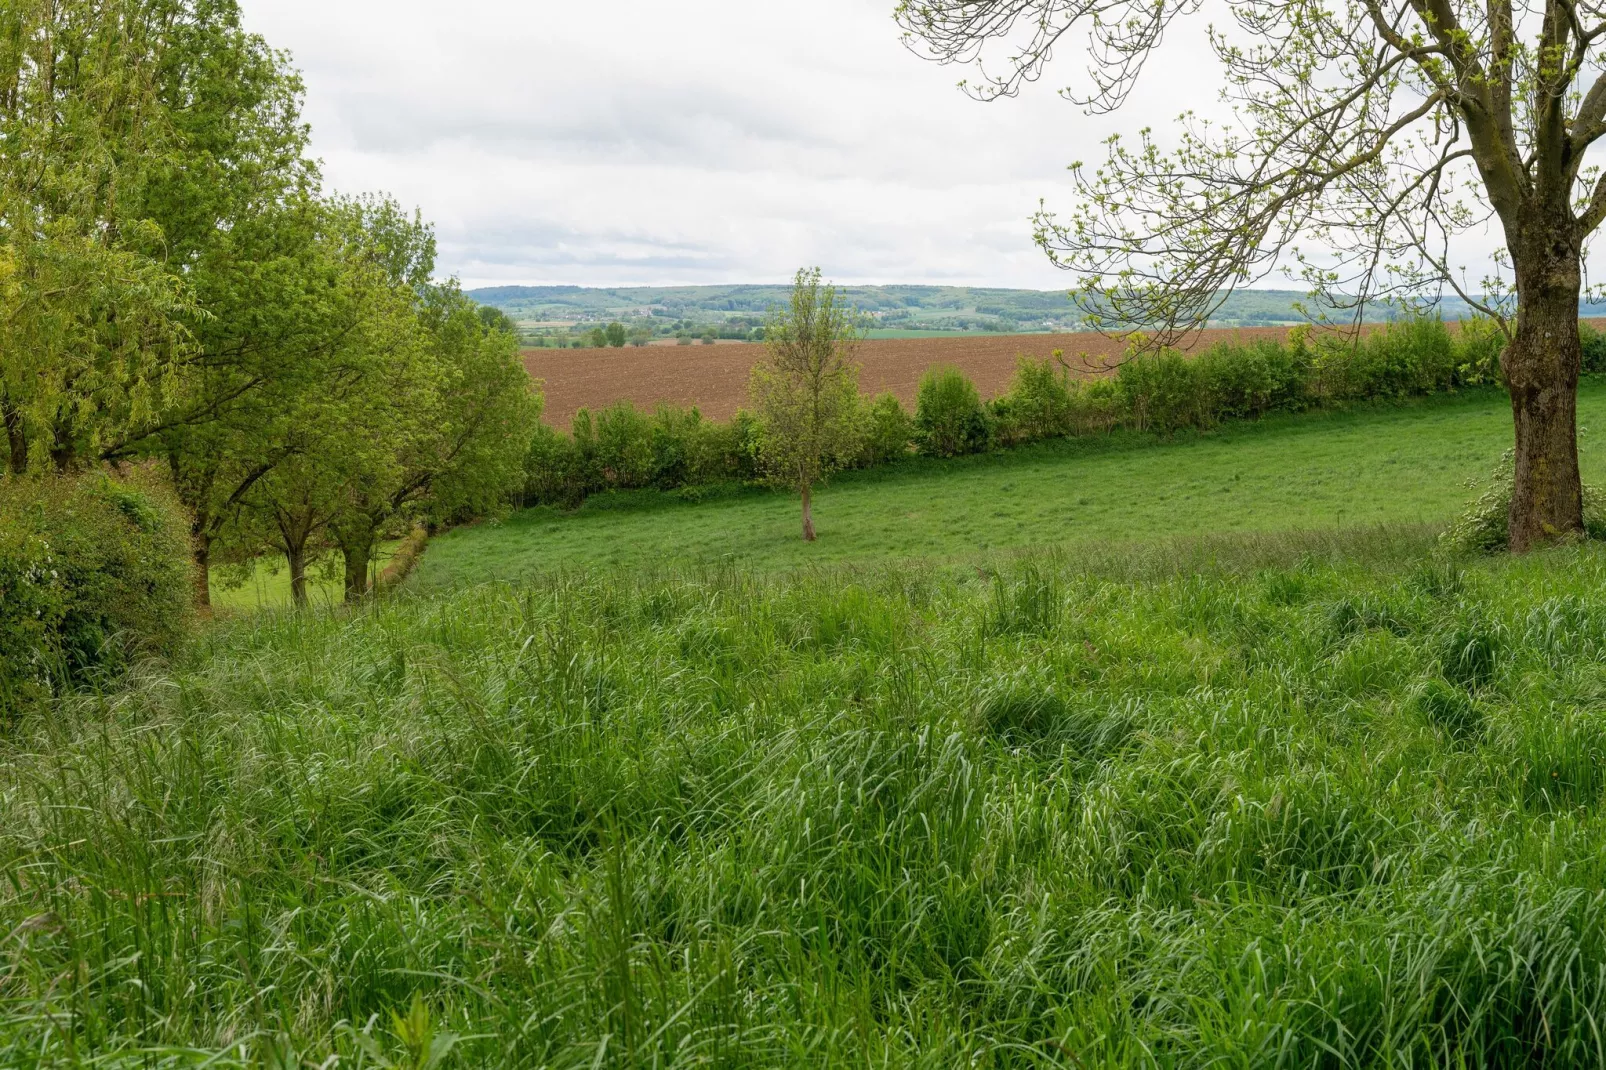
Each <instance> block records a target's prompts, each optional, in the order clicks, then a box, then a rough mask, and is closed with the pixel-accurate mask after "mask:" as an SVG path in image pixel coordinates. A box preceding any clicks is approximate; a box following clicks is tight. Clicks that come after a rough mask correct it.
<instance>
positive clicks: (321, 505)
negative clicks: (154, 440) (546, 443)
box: [240, 199, 478, 605]
mask: <svg viewBox="0 0 1606 1070" xmlns="http://www.w3.org/2000/svg"><path fill="white" fill-rule="evenodd" d="M318 219H319V230H318V232H317V233H316V235H315V240H316V242H317V244H318V246H319V247H320V248H321V249H322V250H323V253H322V255H324V256H326V257H327V258H328V264H329V266H330V270H331V274H330V275H329V276H328V278H327V286H328V289H329V290H330V291H331V293H332V295H333V296H332V297H331V298H330V300H329V303H328V304H327V305H325V306H324V307H323V309H322V312H323V313H324V316H325V318H324V319H323V320H322V322H321V325H320V330H319V335H318V336H319V337H320V338H321V340H322V345H321V347H320V348H319V349H317V350H316V351H315V352H314V354H313V357H314V359H315V362H316V368H315V371H314V372H313V373H312V374H310V375H308V376H307V377H306V378H305V379H303V380H301V381H300V387H301V388H300V389H297V390H295V391H293V392H286V394H285V396H283V399H282V402H281V404H282V411H281V412H280V414H279V418H278V419H277V420H276V421H275V423H274V424H272V425H270V426H272V427H273V428H274V429H275V431H276V433H278V434H282V435H283V438H282V439H279V440H278V441H277V442H275V443H274V445H275V446H276V448H277V449H278V451H279V454H280V456H279V458H278V460H277V463H275V464H274V466H273V468H272V470H271V471H269V472H267V473H265V474H264V475H263V476H262V477H261V478H260V479H259V480H257V481H256V483H255V484H254V485H253V486H252V487H251V489H250V491H249V492H248V493H247V494H246V495H245V496H244V499H243V501H244V504H245V506H246V507H247V515H246V516H245V517H244V518H243V519H242V521H241V522H240V526H241V528H242V537H241V542H242V544H243V545H244V546H246V547H250V546H252V545H253V544H255V543H256V542H257V541H258V540H260V541H265V542H268V543H270V544H272V545H274V546H276V547H277V549H279V550H280V551H281V552H282V553H283V554H284V556H285V560H286V561H287V562H288V564H289V568H290V585H291V594H292V596H293V598H294V600H295V602H296V604H297V605H306V603H307V581H306V567H307V564H308V562H309V560H310V558H311V556H312V555H313V554H314V553H315V552H316V551H317V550H318V549H320V548H321V546H322V545H323V539H324V538H325V536H326V535H327V534H328V532H329V530H330V526H331V525H332V524H333V523H334V522H335V521H336V520H337V519H338V518H340V517H341V516H342V514H343V513H344V512H345V511H346V510H348V509H349V508H350V504H351V501H352V499H353V495H354V494H358V493H359V492H360V490H361V488H363V487H365V486H383V485H385V484H387V483H388V482H389V481H393V480H394V479H396V478H397V476H396V469H397V467H398V465H399V463H400V462H399V458H398V454H397V450H396V447H395V443H396V441H397V440H398V439H402V440H404V439H406V438H407V437H408V436H409V435H411V434H416V433H418V430H419V428H420V427H422V426H423V422H424V421H425V420H427V419H428V418H429V410H428V405H427V401H428V398H429V397H430V394H431V391H432V389H433V386H434V384H433V382H432V381H431V378H430V376H431V369H430V368H429V365H428V361H427V359H426V358H425V356H424V354H423V345H422V340H421V338H420V333H419V329H418V322H417V317H416V302H417V300H418V294H419V292H420V291H421V289H422V288H423V287H424V286H425V285H427V280H428V277H429V272H430V270H431V268H432V267H433V264H434V255H435V243H434V236H433V234H432V233H431V231H430V229H429V228H428V227H427V226H425V225H424V224H423V223H422V222H421V221H419V220H418V219H417V218H416V217H413V218H409V217H408V216H407V215H406V214H405V213H404V212H402V211H401V210H400V208H399V207H398V206H397V205H396V204H395V203H394V202H392V201H388V200H378V199H359V200H343V201H335V202H330V203H327V204H324V205H321V206H320V211H319V213H318ZM474 322H475V324H476V328H477V324H478V318H477V317H474Z"/></svg>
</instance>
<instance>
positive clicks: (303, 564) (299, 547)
mask: <svg viewBox="0 0 1606 1070" xmlns="http://www.w3.org/2000/svg"><path fill="white" fill-rule="evenodd" d="M284 559H285V561H286V562H288V564H289V566H290V598H291V600H292V601H293V602H295V604H296V608H297V609H306V608H307V544H306V541H305V540H302V541H299V542H297V541H294V540H290V539H287V540H285V544H284Z"/></svg>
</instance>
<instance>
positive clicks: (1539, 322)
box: [1501, 236, 1584, 553]
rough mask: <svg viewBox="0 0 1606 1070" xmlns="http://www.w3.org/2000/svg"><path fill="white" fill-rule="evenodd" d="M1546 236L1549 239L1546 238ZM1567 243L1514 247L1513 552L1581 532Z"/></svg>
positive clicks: (1509, 367) (1573, 296) (1574, 329)
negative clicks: (1530, 249) (1524, 247)
mask: <svg viewBox="0 0 1606 1070" xmlns="http://www.w3.org/2000/svg"><path fill="white" fill-rule="evenodd" d="M1547 237H1548V236H1547ZM1564 244H1565V243H1561V242H1555V241H1554V239H1551V240H1550V241H1544V240H1540V241H1536V242H1534V243H1533V246H1531V247H1530V248H1532V247H1534V246H1537V247H1538V248H1537V249H1536V250H1535V252H1534V253H1532V254H1530V255H1528V256H1523V255H1522V253H1523V252H1524V251H1525V250H1522V249H1521V248H1514V249H1513V250H1512V251H1513V260H1514V266H1515V268H1516V275H1517V301H1518V305H1517V331H1516V335H1515V336H1514V337H1513V339H1512V341H1511V344H1510V345H1509V346H1507V347H1506V352H1505V355H1504V356H1503V357H1502V358H1501V363H1502V365H1503V367H1504V369H1505V373H1506V383H1507V386H1508V387H1509V389H1510V391H1511V413H1512V417H1513V420H1514V422H1515V425H1516V475H1515V482H1514V484H1513V487H1512V493H1511V521H1510V529H1509V530H1510V539H1511V550H1512V552H1513V553H1526V552H1527V551H1529V550H1531V549H1534V548H1535V547H1538V546H1544V545H1546V544H1549V543H1554V542H1558V541H1561V540H1564V539H1568V538H1572V537H1575V536H1577V535H1578V534H1580V533H1581V532H1582V531H1583V530H1584V512H1583V498H1582V490H1581V485H1580V483H1579V477H1578V372H1579V363H1580V359H1581V353H1580V348H1579V343H1578V293H1579V284H1580V269H1579V259H1578V257H1577V255H1575V254H1573V253H1572V252H1571V251H1570V250H1568V249H1566V248H1558V246H1563V245H1564Z"/></svg>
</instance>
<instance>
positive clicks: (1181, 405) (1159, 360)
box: [1115, 349, 1209, 434]
mask: <svg viewBox="0 0 1606 1070" xmlns="http://www.w3.org/2000/svg"><path fill="white" fill-rule="evenodd" d="M1115 389H1116V393H1117V396H1118V397H1119V398H1120V402H1121V407H1122V410H1123V412H1124V418H1125V419H1127V420H1130V421H1131V423H1132V426H1133V427H1135V428H1137V429H1138V430H1139V431H1148V430H1153V431H1158V432H1160V433H1161V434H1171V433H1173V432H1176V431H1180V430H1181V429H1182V428H1184V427H1198V426H1202V425H1203V424H1204V423H1205V421H1206V420H1207V419H1208V414H1209V409H1208V408H1207V401H1206V397H1205V391H1204V384H1203V377H1202V376H1201V375H1200V369H1199V365H1198V364H1196V363H1195V362H1193V361H1190V360H1188V359H1187V358H1186V357H1184V356H1183V355H1182V354H1180V353H1176V352H1173V351H1172V350H1168V349H1167V350H1161V351H1159V352H1157V353H1139V354H1138V355H1136V356H1134V357H1132V358H1130V359H1129V360H1127V361H1126V362H1125V363H1123V364H1122V365H1121V367H1120V370H1119V371H1117V372H1116V374H1115Z"/></svg>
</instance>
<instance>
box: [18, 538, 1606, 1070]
mask: <svg viewBox="0 0 1606 1070" xmlns="http://www.w3.org/2000/svg"><path fill="white" fill-rule="evenodd" d="M1375 537H1376V535H1375V533H1374V534H1373V535H1367V534H1366V533H1360V532H1356V533H1351V534H1350V535H1349V536H1346V537H1343V538H1347V539H1349V540H1350V541H1351V543H1352V545H1348V546H1343V545H1340V546H1339V549H1340V550H1341V551H1343V552H1342V553H1341V554H1339V555H1338V556H1336V557H1335V556H1334V555H1333V554H1332V553H1330V551H1332V549H1333V544H1334V543H1335V542H1338V543H1342V542H1343V538H1339V537H1334V536H1325V537H1322V538H1325V539H1326V542H1325V543H1324V542H1322V541H1320V540H1319V539H1315V538H1306V539H1305V540H1303V541H1302V540H1301V539H1298V538H1289V537H1285V538H1282V539H1275V538H1263V539H1260V540H1258V541H1257V540H1256V539H1253V538H1240V539H1239V540H1237V541H1238V542H1239V543H1240V544H1242V546H1240V547H1239V548H1238V549H1236V550H1235V549H1234V548H1233V543H1232V540H1226V541H1221V542H1218V544H1217V551H1218V556H1224V557H1225V558H1227V560H1225V561H1224V562H1218V564H1217V566H1216V567H1214V568H1208V567H1207V568H1203V569H1199V568H1196V567H1195V565H1196V564H1197V562H1187V563H1185V564H1184V565H1183V566H1181V567H1177V568H1176V571H1172V572H1167V571H1165V569H1163V568H1161V569H1160V570H1159V571H1157V572H1153V573H1146V572H1145V570H1144V566H1143V564H1142V563H1141V562H1130V563H1127V564H1125V565H1122V567H1121V568H1119V569H1117V568H1116V564H1119V562H1117V563H1116V564H1107V565H1106V566H1103V567H1104V568H1105V569H1106V571H1103V572H1093V573H1088V572H1085V571H1078V570H1077V569H1074V568H1071V567H1068V566H1066V565H1065V564H1063V563H1061V564H1058V565H1056V564H1054V563H1053V562H1052V561H1047V562H1045V561H1041V560H1039V561H1028V562H1018V563H1016V564H1014V565H1011V566H1009V568H1008V570H1007V571H1006V573H1005V574H1004V575H1003V576H1002V577H1000V578H999V579H997V580H996V581H995V580H992V579H989V578H985V577H981V576H978V574H977V572H976V570H974V569H970V568H951V569H948V568H940V569H933V568H931V567H930V566H882V567H876V568H874V569H865V570H860V571H857V572H845V573H834V572H832V571H831V570H828V569H821V570H815V571H812V572H809V573H805V574H800V575H795V576H792V577H790V578H774V577H773V576H769V577H768V578H766V575H767V574H748V575H743V574H741V573H740V572H738V571H734V570H729V569H725V570H718V569H714V570H697V569H690V570H686V571H683V572H681V573H679V574H669V575H661V576H659V577H658V578H656V579H648V578H644V577H643V576H642V575H640V574H637V573H629V572H627V573H618V574H599V575H591V576H585V577H576V576H569V577H563V578H548V579H545V580H541V581H538V582H536V583H534V584H531V585H525V586H518V587H515V586H504V585H484V586H480V587H477V588H474V589H472V590H469V591H464V592H458V593H454V594H451V595H449V596H446V597H443V598H440V599H425V598H398V599H392V600H388V601H385V602H382V603H381V604H379V605H378V606H374V607H370V608H368V609H365V610H363V611H362V612H359V613H357V614H354V615H351V616H349V617H345V616H337V615H329V614H323V615H304V616H299V617H298V616H293V615H264V616H258V617H255V618H251V619H249V620H244V621H241V622H237V623H235V624H232V625H229V626H225V627H221V628H219V629H216V630H214V631H213V632H212V633H211V634H210V636H209V638H208V639H207V640H206V641H205V646H204V649H201V650H199V651H196V652H195V655H194V656H193V658H192V659H191V660H190V661H189V662H188V663H187V664H185V665H182V666H179V667H177V668H176V669H175V670H174V671H173V673H172V674H171V676H170V677H163V678H156V677H153V678H150V679H147V680H144V681H141V682H139V683H137V684H136V686H134V687H133V689H132V690H131V691H129V692H128V693H126V694H125V695H123V696H121V697H119V698H118V699H116V700H115V701H112V702H104V703H103V702H96V701H88V702H84V703H82V704H78V705H73V704H69V705H66V706H64V707H62V708H61V709H59V710H57V711H54V713H53V714H52V715H51V716H49V717H44V718H40V719H38V720H36V721H26V722H23V723H21V724H18V725H16V726H13V728H12V730H11V731H10V732H8V733H7V734H5V735H4V736H0V873H3V874H4V879H0V933H6V934H10V936H9V937H8V938H7V939H6V940H4V941H0V979H3V983H0V1065H3V1066H6V1067H36V1066H41V1065H50V1066H67V1065H75V1066H76V1065H86V1064H87V1059H86V1057H87V1056H89V1055H91V1054H92V1055H94V1056H96V1057H97V1058H96V1059H95V1065H107V1066H110V1065H118V1066H124V1065H127V1066H132V1065H140V1066H179V1065H184V1066H189V1065H199V1064H200V1061H201V1053H204V1052H207V1051H219V1052H221V1054H220V1055H219V1057H218V1058H217V1059H215V1060H213V1061H208V1062H207V1063H206V1065H208V1066H214V1067H224V1066H226V1067H235V1066H247V1065H249V1066H253V1067H259V1066H267V1065H271V1066H291V1065H294V1066H323V1065H332V1061H330V1060H329V1056H330V1055H331V1054H332V1053H337V1052H338V1053H340V1054H341V1055H342V1059H341V1061H340V1065H342V1066H348V1065H350V1066H376V1065H392V1063H391V1062H387V1063H384V1064H380V1063H378V1062H377V1061H375V1060H373V1059H366V1058H361V1057H360V1055H361V1051H362V1049H363V1048H365V1047H372V1048H373V1049H375V1050H379V1051H382V1052H384V1053H385V1055H386V1056H387V1057H388V1058H389V1059H391V1060H392V1061H393V1062H394V1065H406V1066H420V1065H424V1059H423V1058H421V1057H417V1058H414V1057H409V1056H408V1055H407V1053H406V1051H405V1050H404V1049H405V1047H406V1045H405V1044H404V1042H403V1040H402V1038H400V1037H399V1036H398V1035H397V1030H396V1029H395V1027H394V1026H393V1025H392V1018H391V1014H392V1012H405V1010H406V1008H407V1007H408V1005H409V1003H410V1001H411V1000H412V999H413V998H414V997H415V995H416V996H417V997H418V998H420V1000H421V1006H422V1007H423V1008H425V1009H427V1012H428V1014H429V1015H430V1017H431V1019H432V1021H433V1023H434V1024H433V1025H432V1026H431V1027H430V1028H431V1029H432V1030H434V1031H436V1035H438V1034H439V1033H444V1032H450V1033H454V1034H458V1035H460V1036H463V1037H466V1038H468V1039H465V1040H464V1041H462V1043H461V1045H460V1047H459V1048H458V1050H457V1051H455V1052H453V1053H452V1054H451V1056H450V1061H448V1062H447V1063H446V1064H444V1065H447V1066H465V1067H466V1066H473V1067H496V1066H544V1067H553V1068H567V1067H575V1068H582V1067H603V1066H612V1067H627V1066H641V1067H648V1066H670V1065H677V1066H678V1065H707V1066H723V1067H750V1066H811V1067H812V1066H867V1065H874V1066H881V1067H916V1066H919V1067H930V1068H937V1067H951V1066H970V1067H978V1068H1002V1067H1049V1066H1067V1067H1069V1066H1076V1067H1102V1066H1127V1065H1132V1066H1139V1065H1162V1066H1190V1067H1191V1066H1206V1065H1217V1066H1235V1067H1260V1066H1267V1067H1270V1066H1301V1067H1302V1066H1312V1065H1317V1064H1318V1063H1320V1064H1321V1065H1328V1066H1335V1067H1336V1066H1382V1065H1389V1066H1398V1065H1438V1064H1439V1063H1440V1062H1441V1061H1442V1060H1444V1059H1445V1058H1447V1057H1449V1056H1450V1054H1451V1053H1453V1054H1454V1056H1455V1057H1456V1058H1457V1059H1459V1060H1460V1062H1459V1063H1458V1065H1467V1066H1531V1065H1546V1066H1553V1067H1585V1066H1588V1067H1596V1066H1599V1065H1601V1062H1602V1060H1603V1059H1606V1051H1603V1047H1602V1040H1601V1033H1600V1032H1599V1031H1598V1029H1597V1028H1596V1026H1595V1023H1598V1022H1599V1021H1601V1019H1602V1017H1603V1015H1606V899H1603V898H1602V897H1601V895H1600V888H1601V887H1602V885H1603V883H1606V810H1603V806H1602V790H1603V786H1606V762H1603V759H1602V754H1603V752H1606V717H1603V715H1602V714H1601V712H1600V711H1601V709H1602V708H1603V702H1606V668H1603V666H1606V659H1603V655H1606V552H1603V551H1601V550H1597V549H1590V550H1575V551H1567V552H1559V553H1551V554H1545V555H1539V556H1535V557H1532V558H1529V559H1524V560H1506V561H1491V562H1479V563H1476V564H1471V565H1467V566H1465V567H1464V569H1460V568H1457V567H1455V566H1452V565H1449V564H1446V563H1442V562H1441V563H1434V562H1432V561H1429V560H1426V559H1425V558H1423V557H1422V552H1423V550H1422V544H1421V543H1418V544H1417V545H1416V546H1414V547H1413V546H1411V545H1409V544H1408V543H1407V544H1406V545H1403V546H1402V545H1401V544H1400V543H1398V542H1395V543H1394V544H1391V545H1382V544H1380V543H1373V542H1369V541H1368V540H1369V539H1374V538H1375ZM1245 547H1247V549H1246V548H1245ZM1234 555H1236V557H1235V556H1234ZM1346 555H1347V556H1346ZM1173 566H1174V567H1176V566H1175V565H1174V563H1173ZM365 1023H370V1024H369V1025H367V1026H365ZM427 1032H429V1031H428V1030H422V1029H421V1030H420V1031H419V1033H418V1034H416V1036H417V1039H418V1043H417V1045H416V1047H417V1048H419V1049H426V1048H428V1046H429V1043H430V1042H429V1038H428V1036H425V1035H423V1034H425V1033H427ZM186 1052H189V1053H190V1054H186ZM139 1053H147V1054H146V1055H145V1056H144V1057H143V1058H142V1057H141V1055H140V1054H139ZM431 1065H433V1064H431Z"/></svg>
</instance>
